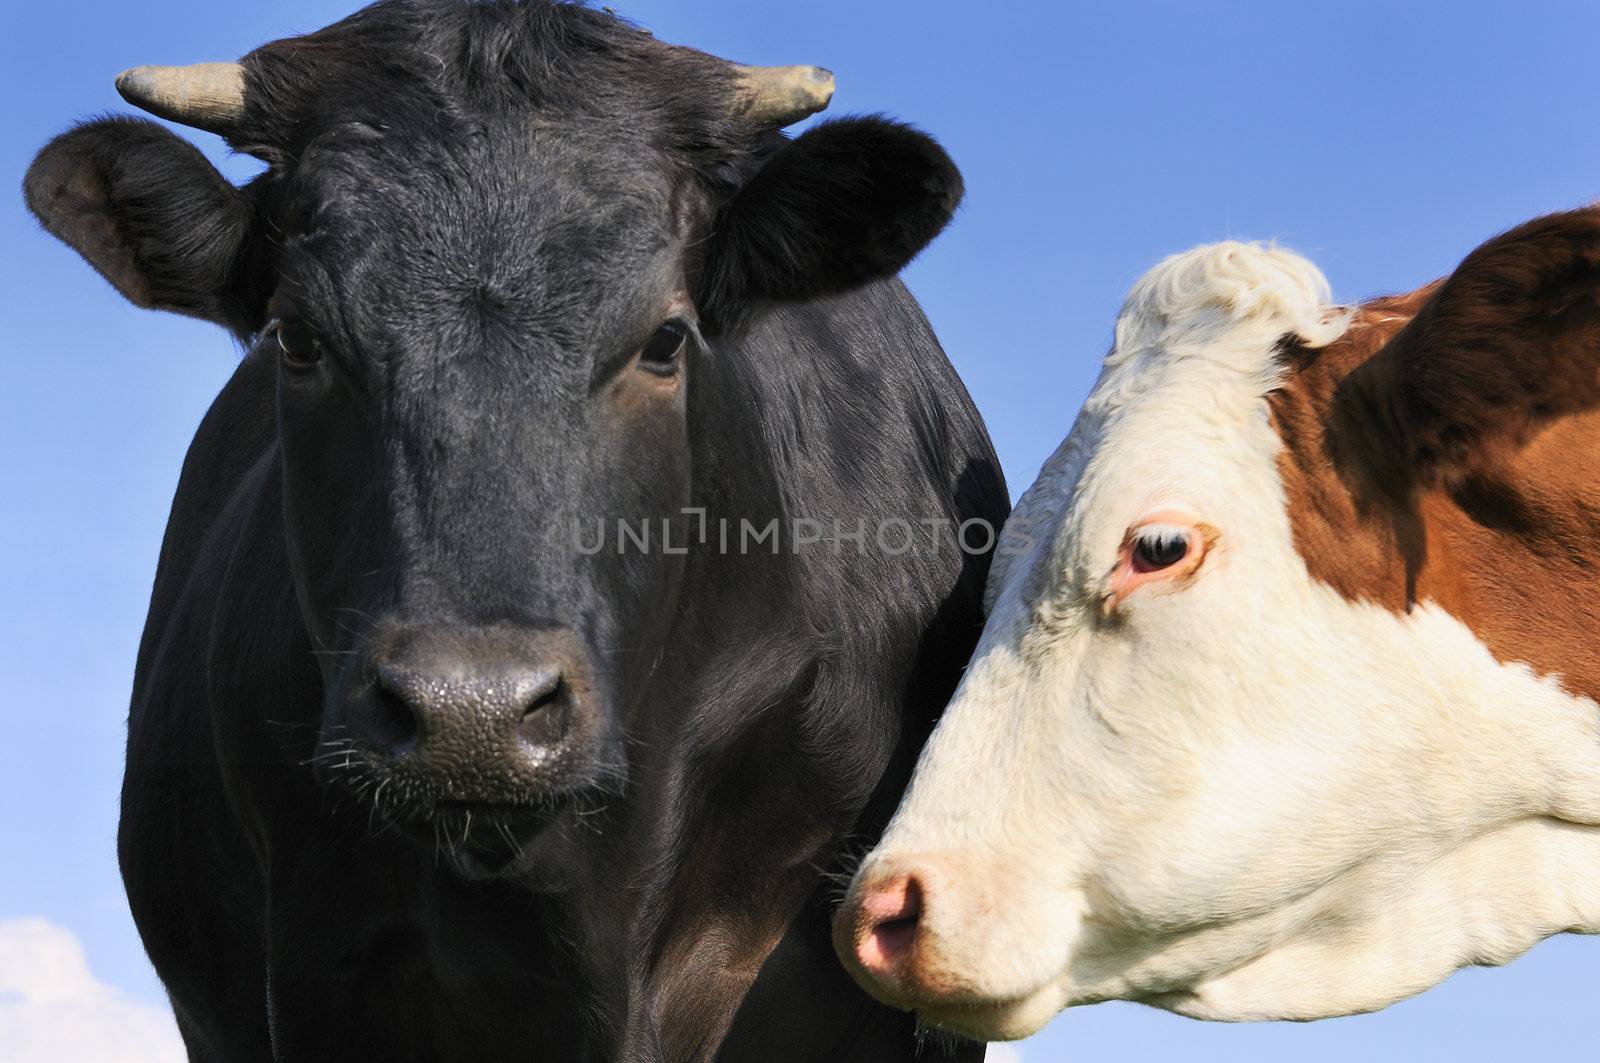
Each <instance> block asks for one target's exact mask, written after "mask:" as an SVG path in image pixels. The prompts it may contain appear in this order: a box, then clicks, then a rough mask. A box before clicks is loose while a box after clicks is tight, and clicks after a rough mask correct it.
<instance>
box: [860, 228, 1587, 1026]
mask: <svg viewBox="0 0 1600 1063" xmlns="http://www.w3.org/2000/svg"><path fill="white" fill-rule="evenodd" d="M1219 255H1221V256H1222V258H1223V260H1222V261H1220V262H1219V261H1218V256H1219ZM1206 256H1210V257H1209V258H1207V257H1206ZM1252 256H1259V260H1258V259H1255V258H1252ZM1289 259H1291V256H1287V255H1284V254H1283V253H1281V252H1275V251H1264V250H1259V249H1246V250H1243V251H1241V250H1239V249H1238V248H1237V245H1235V246H1234V247H1232V248H1228V249H1205V250H1202V251H1200V252H1194V253H1191V255H1190V256H1183V257H1181V258H1180V259H1178V260H1174V261H1173V262H1171V263H1168V264H1166V265H1164V266H1163V267H1161V269H1162V270H1171V271H1174V272H1185V273H1187V274H1188V275H1187V276H1183V277H1179V278H1177V280H1178V281H1180V282H1181V283H1175V284H1173V285H1170V286H1169V290H1172V291H1191V292H1194V293H1196V295H1195V298H1196V300H1197V302H1196V305H1194V306H1193V307H1191V308H1190V309H1191V310H1192V314H1191V319H1190V320H1189V321H1187V322H1186V321H1184V320H1183V319H1182V314H1183V311H1184V308H1183V307H1182V306H1176V307H1174V306H1170V305H1169V306H1168V307H1167V311H1166V316H1165V317H1164V318H1163V319H1162V320H1160V321H1155V322H1152V321H1129V320H1128V319H1127V315H1126V314H1125V316H1124V321H1123V322H1122V323H1121V324H1119V348H1123V349H1120V350H1119V351H1116V352H1114V353H1113V355H1112V357H1111V358H1108V361H1107V369H1106V372H1105V374H1104V375H1103V376H1102V378H1101V381H1100V382H1099V384H1098V385H1097V387H1096V390H1095V394H1094V395H1093V396H1091V399H1090V401H1089V403H1088V404H1087V405H1086V407H1085V412H1084V414H1083V416H1082V418H1080V422H1079V424H1078V426H1077V427H1076V428H1075V429H1074V433H1073V436H1072V437H1069V439H1068V441H1067V442H1066V443H1065V444H1064V445H1063V447H1062V449H1061V451H1059V452H1058V454H1057V455H1056V457H1055V458H1053V459H1052V461H1051V463H1049V464H1048V465H1047V467H1046V469H1045V471H1044V473H1043V474H1041V477H1040V485H1036V487H1035V489H1034V491H1031V492H1030V495H1029V497H1027V498H1025V499H1024V502H1023V503H1022V505H1021V506H1020V507H1019V514H1022V515H1024V516H1027V517H1029V518H1030V524H1031V525H1032V526H1031V527H1030V528H1029V529H1027V531H1028V532H1029V533H1030V534H1031V535H1032V536H1034V537H1036V538H1037V539H1038V542H1037V543H1036V544H1035V546H1034V548H1033V549H1032V550H1031V551H1030V552H1028V553H1027V554H1026V556H1021V555H1018V556H1013V557H1012V558H1011V559H1009V560H1003V561H1002V562H1001V563H1000V565H999V566H998V567H997V570H996V575H995V579H996V580H998V581H1000V583H999V586H998V587H995V588H993V591H994V594H993V598H994V607H993V612H992V614H991V617H990V621H989V624H988V627H987V629H986V631H985V635H984V639H983V641H982V643H981V644H980V646H979V649H978V651H977V654H976V655H975V657H974V662H973V665H972V667H971V668H970V670H969V672H968V675H967V677H966V679H965V681H964V682H963V684H962V686H961V688H960V690H959V691H958V692H957V694H956V697H955V699H954V700H953V702H952V704H951V706H950V708H949V709H948V710H947V712H946V714H945V717H944V718H943V720H942V722H941V723H940V725H939V728H938V730H937V731H936V733H935V735H934V737H933V739H932V740H931V742H930V744H929V746H928V747H927V749H926V751H925V752H924V754H923V757H922V760H921V762H920V764H919V766H918V768H917V772H916V775H915V778H914V780H913V784H912V788H911V790H910V791H909V793H908V795H907V798H906V801H905V802H904V803H903V805H902V806H901V809H900V811H899V812H898V813H897V815H896V817H895V820H894V822H893V823H892V824H891V826H890V829H889V831H888V832H887V834H886V835H885V838H884V841H883V843H882V845H881V846H880V847H879V849H878V850H877V851H876V852H875V853H874V854H873V855H872V856H871V857H869V859H868V860H867V861H866V862H865V863H864V864H863V867H862V869H861V871H860V873H859V874H858V875H857V878H856V881H855V883H854V885H853V887H852V894H851V900H850V901H847V905H846V912H847V913H849V912H850V911H852V908H851V904H853V903H854V898H857V897H859V896H861V895H862V894H863V893H864V892H866V891H870V890H871V889H872V888H873V886H874V883H877V882H882V881H884V880H885V879H886V878H887V877H892V876H896V875H904V874H915V875H917V876H919V878H920V879H921V880H923V882H924V885H923V889H924V892H925V894H926V898H925V903H924V905H923V910H922V912H921V926H920V928H919V937H918V938H917V945H916V952H915V953H913V954H912V956H911V959H910V961H909V962H908V963H907V964H906V965H905V967H904V968H903V969H902V970H900V971H898V972H896V973H894V974H892V975H889V976H885V975H883V974H882V973H881V972H879V973H878V974H877V975H873V974H871V973H869V972H866V971H864V970H863V969H862V968H861V966H860V965H859V964H857V965H856V972H855V973H856V974H857V975H858V977H860V978H863V980H864V984H866V985H868V987H869V989H871V990H872V991H874V992H876V993H878V995H880V996H881V997H883V998H884V999H887V1000H890V1001H891V1002H895V1003H898V1004H900V1005H902V1006H909V1007H916V1008H918V1009H919V1010H920V1011H921V1012H922V1013H923V1014H924V1016H925V1017H926V1018H928V1019H929V1020H932V1021H935V1022H938V1023H942V1024H945V1025H948V1026H950V1027H952V1028H954V1029H956V1030H958V1031H960V1032H963V1033H967V1034H969V1035H974V1036H981V1037H989V1038H1012V1037H1020V1036H1025V1035H1026V1034H1028V1033H1031V1032H1032V1031H1033V1030H1035V1029H1037V1028H1038V1027H1039V1026H1040V1025H1042V1024H1043V1023H1044V1022H1045V1021H1047V1020H1048V1018H1049V1017H1050V1016H1051V1015H1052V1014H1054V1012H1055V1011H1056V1010H1058V1009H1059V1008H1061V1007H1065V1006H1069V1005H1074V1004H1082V1003H1092V1002H1096V1001H1101V1000H1107V999H1132V1000H1141V1001H1144V1002H1147V1003H1151V1004H1155V1005H1158V1006H1161V1007H1165V1008H1169V1009H1172V1010H1175V1011H1179V1012H1182V1013H1184V1014H1188V1015H1193V1016H1196V1017H1202V1018H1210V1019H1270V1018H1292V1019H1311V1018H1319V1017H1323V1016H1330V1015H1338V1014H1346V1013H1349V1012H1355V1011H1364V1010H1371V1009H1374V1008H1378V1007H1382V1006H1384V1005H1386V1004H1389V1003H1391V1002H1393V1001H1395V1000H1398V999H1400V998H1402V997H1405V996H1408V995H1410V994H1413V993H1416V992H1419V991H1420V990H1422V989H1425V988H1427V987H1428V986H1431V985H1433V984H1435V983H1437V982H1438V981H1440V980H1442V979H1443V978H1445V977H1446V976H1447V975H1448V974H1449V973H1450V972H1451V971H1453V970H1455V969H1456V968H1458V967H1460V966H1463V965H1465V964H1471V963H1502V962H1505V961H1507V960H1509V959H1511V958H1513V957H1514V956H1516V955H1518V954H1520V953H1521V952H1522V951H1524V950H1526V949H1527V948H1528V947H1530V946H1531V945H1532V944H1534V943H1535V942H1537V941H1538V940H1540V939H1541V938H1543V937H1545V936H1548V935H1549V934H1552V933H1556V932H1560V931H1563V930H1587V931H1600V830H1597V829H1596V827H1595V826H1594V825H1595V824H1600V708H1597V706H1596V705H1595V704H1594V703H1593V702H1591V701H1589V700H1587V699H1584V698H1578V697H1574V696H1572V695H1571V694H1569V693H1567V692H1566V691H1565V690H1563V688H1562V687H1561V685H1560V684H1559V682H1558V681H1557V680H1556V679H1553V678H1549V677H1540V676H1536V675H1534V674H1533V672H1532V671H1530V670H1529V669H1528V668H1527V667H1526V666H1525V665H1521V664H1518V663H1514V662H1513V663H1504V662H1501V661H1498V660H1496V659H1495V657H1494V656H1492V655H1491V654H1490V653H1489V651H1488V650H1487V649H1486V648H1485V647H1484V645H1483V644H1482V642H1480V641H1479V639H1478V638H1477V637H1476V636H1475V635H1474V634H1473V632H1472V631H1471V630H1470V629H1469V628H1468V627H1467V626H1466V625H1464V624H1463V623H1462V622H1460V621H1459V620H1458V619H1456V618H1455V617H1453V616H1451V615H1450V614H1448V613H1446V612H1444V611H1443V610H1441V609H1439V608H1437V607H1435V606H1433V605H1430V604H1427V603H1422V604H1419V605H1418V606H1417V607H1416V608H1414V609H1413V610H1412V611H1411V612H1410V613H1409V614H1396V613H1394V612H1391V611H1389V610H1387V609H1384V608H1381V607H1379V606H1376V605H1367V604H1362V603H1353V602H1350V601H1347V600H1346V599H1344V598H1342V597H1340V596H1339V595H1338V594H1337V593H1335V592H1334V591H1333V590H1332V589H1330V588H1329V587H1327V586H1326V585H1324V584H1322V583H1319V582H1317V581H1316V580H1314V579H1313V578H1312V577H1311V576H1310V575H1309V573H1308V571H1307V567H1306V564H1305V561H1304V559H1303V558H1301V557H1300V556H1299V555H1298V554H1297V553H1296V550H1295V547H1294V542H1293V536H1292V533H1291V528H1290V522H1289V516H1288V514H1287V511H1286V505H1285V498H1284V491H1283V486H1282V483H1281V481H1280V480H1279V473H1278V468H1277V457H1278V453H1279V451H1280V450H1281V448H1282V442H1281V440H1280V439H1279V437H1278V436H1277V434H1276V432H1275V431H1274V429H1273V427H1272V424H1271V422H1270V419H1269V417H1268V415H1267V407H1266V398H1265V396H1266V394H1267V392H1268V391H1269V390H1270V389H1271V387H1272V385H1273V380H1272V367H1273V360H1272V352H1273V348H1274V346H1275V344H1276V341H1277V338H1278V337H1279V336H1280V335H1282V334H1283V333H1285V332H1290V331H1296V330H1300V331H1301V332H1302V334H1304V332H1305V331H1306V330H1308V329H1313V328H1315V327H1316V324H1317V323H1316V321H1310V322H1306V321H1296V320H1294V319H1293V318H1292V316H1289V315H1286V314H1285V313H1284V312H1283V311H1282V309H1281V308H1282V307H1294V306H1298V305H1304V303H1305V300H1304V299H1298V298H1296V296H1295V293H1293V292H1290V293H1287V294H1281V293H1280V294H1281V297H1277V296H1272V295H1271V293H1268V296H1267V297H1260V298H1258V299H1257V300H1256V303H1255V304H1254V305H1255V306H1257V307H1258V308H1264V309H1258V310H1257V311H1251V310H1249V309H1245V310H1239V309H1237V308H1238V306H1239V300H1241V299H1242V298H1243V297H1244V295H1248V294H1249V293H1248V291H1247V286H1244V287H1242V286H1241V284H1240V283H1238V282H1237V278H1233V282H1232V283H1227V284H1219V285H1216V286H1214V287H1213V288H1211V289H1210V294H1211V295H1212V296H1213V299H1212V302H1211V303H1210V304H1207V303H1205V301H1204V298H1203V297H1204V296H1206V295H1207V289H1206V281H1207V272H1208V271H1210V272H1212V273H1215V272H1222V273H1227V272H1228V271H1229V270H1230V269H1233V270H1234V272H1238V271H1239V270H1249V269H1256V270H1257V271H1258V272H1261V273H1264V274H1269V275H1272V276H1275V277H1277V278H1279V280H1278V281H1277V283H1284V281H1283V278H1289V281H1288V283H1293V279H1294V278H1295V277H1297V276H1303V275H1304V271H1305V270H1309V269H1310V267H1309V266H1307V265H1305V264H1304V263H1300V262H1299V260H1291V261H1288V262H1285V261H1284V260H1289ZM1262 260H1264V261H1262ZM1157 272H1158V273H1159V272H1160V270H1158V271H1157ZM1152 276H1153V277H1155V275H1154V274H1153V275H1152ZM1157 279H1158V280H1159V279H1160V278H1157ZM1169 279H1170V278H1169ZM1242 292H1243V295H1242V294H1241V293H1242ZM1256 294H1257V296H1259V295H1260V293H1256ZM1302 294H1304V293H1302ZM1137 295H1138V291H1137V290H1136V297H1137ZM1133 303H1134V301H1133V300H1130V306H1132V305H1133ZM1141 337H1142V338H1143V339H1142V342H1143V344H1144V346H1143V348H1142V349H1128V348H1126V347H1123V345H1124V344H1125V343H1133V344H1134V345H1135V346H1137V343H1138V342H1141V340H1140V338H1141ZM1249 351H1254V352H1255V354H1254V357H1255V358H1256V359H1257V365H1256V368H1255V369H1254V370H1252V368H1251V366H1250V365H1249V364H1248V359H1247V358H1246V357H1245V354H1246V352H1249ZM1173 501H1178V502H1182V503H1184V504H1185V505H1186V506H1187V507H1188V508H1190V509H1192V510H1194V511H1196V512H1197V513H1199V514H1200V516H1202V517H1203V518H1205V519H1207V520H1209V521H1211V522H1213V523H1215V524H1216V526H1217V527H1218V528H1219V529H1220V533H1221V538H1220V541H1219V546H1218V548H1217V550H1216V552H1215V556H1214V557H1210V558H1208V560H1207V562H1206V567H1205V570H1204V571H1203V572H1202V573H1201V574H1200V576H1199V578H1198V579H1196V580H1195V581H1194V582H1193V584H1192V586H1188V587H1186V588H1183V589H1181V590H1174V591H1172V592H1170V593H1164V594H1153V595H1150V596H1148V597H1147V598H1146V599H1144V600H1142V601H1140V600H1137V599H1131V600H1130V602H1129V603H1128V610H1127V615H1126V616H1124V617H1120V618H1112V619H1111V620H1110V621H1109V622H1108V621H1107V620H1106V619H1105V618H1103V617H1100V616H1098V615H1097V610H1098V609H1100V608H1101V604H1102V603H1101V601H1100V599H1098V598H1097V596H1096V594H1095V588H1096V586H1097V585H1096V582H1095V581H1096V578H1097V576H1098V575H1099V573H1100V562H1101V559H1102V558H1104V557H1107V556H1109V554H1110V552H1111V551H1114V549H1115V544H1116V542H1117V537H1118V536H1119V535H1121V534H1122V528H1123V527H1125V525H1126V522H1127V521H1128V520H1129V519H1131V518H1133V517H1135V516H1136V515H1137V514H1138V513H1139V512H1142V511H1143V510H1144V509H1146V508H1148V507H1149V506H1150V505H1152V504H1167V503H1171V502H1173ZM853 932H854V931H853V930H852V928H850V927H844V928H843V929H842V930H841V944H842V945H846V946H847V945H848V941H847V940H845V939H848V938H850V936H851V934H852V933H853ZM845 951H848V949H847V948H846V949H845Z"/></svg>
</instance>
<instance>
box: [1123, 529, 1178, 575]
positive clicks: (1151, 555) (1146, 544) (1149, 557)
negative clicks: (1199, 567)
mask: <svg viewBox="0 0 1600 1063" xmlns="http://www.w3.org/2000/svg"><path fill="white" fill-rule="evenodd" d="M1188 556H1189V533H1188V532H1187V531H1185V530H1184V529H1182V528H1163V527H1160V526H1155V527H1146V528H1141V529H1139V533H1138V535H1137V536H1136V537H1135V538H1134V540H1133V550H1132V558H1133V568H1134V571H1135V572H1156V571H1159V570H1161V569H1163V568H1171V567H1172V566H1173V565H1176V564H1177V563H1178V562H1179V561H1182V560H1183V559H1184V558H1185V557H1188Z"/></svg>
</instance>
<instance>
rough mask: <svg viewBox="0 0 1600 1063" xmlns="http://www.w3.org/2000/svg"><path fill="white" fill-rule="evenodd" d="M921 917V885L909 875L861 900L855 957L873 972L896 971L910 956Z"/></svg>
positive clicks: (883, 973) (895, 972)
mask: <svg viewBox="0 0 1600 1063" xmlns="http://www.w3.org/2000/svg"><path fill="white" fill-rule="evenodd" d="M921 920H922V886H921V884H920V883H918V882H917V880H916V879H915V878H913V877H911V876H909V875H907V876H906V877H904V878H899V879H895V880H894V881H892V882H889V883H886V884H884V885H883V886H881V887H879V888H877V889H875V890H873V891H872V892H871V893H869V894H867V895H866V896H865V897H863V898H862V900H861V923H860V926H861V933H860V936H859V937H858V938H857V940H856V959H857V960H858V961H860V963H861V966H862V967H863V968H865V969H866V970H868V971H870V972H871V973H873V974H875V975H894V974H897V973H899V971H900V970H901V968H903V967H904V966H905V964H906V962H907V960H908V959H909V958H910V956H911V951H912V948H913V946H914V945H915V944H916V941H917V931H918V928H919V926H920V923H921Z"/></svg>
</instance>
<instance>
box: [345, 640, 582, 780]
mask: <svg viewBox="0 0 1600 1063" xmlns="http://www.w3.org/2000/svg"><path fill="white" fill-rule="evenodd" d="M367 673H368V675H369V676H370V682H369V683H367V684H365V685H362V686H359V687H358V688H357V689H356V690H354V691H353V693H352V696H351V697H350V699H349V701H348V702H347V704H346V707H345V712H344V717H345V723H346V725H347V726H348V728H349V730H350V733H351V737H353V738H354V739H355V740H356V741H357V742H359V743H360V744H362V745H363V746H365V747H366V748H367V749H368V750H370V751H371V752H373V753H375V754H377V755H378V756H379V757H381V758H383V759H384V760H386V761H389V762H392V763H402V762H403V763H407V764H409V765H411V766H412V767H414V768H416V769H418V770H422V771H426V772H428V773H430V774H432V775H435V776H437V777H438V778H439V779H440V780H441V781H447V782H449V783H450V784H451V785H449V786H448V787H446V788H445V791H444V796H448V797H458V798H460V799H464V800H476V799H490V798H492V797H495V796H496V795H493V794H489V793H487V792H486V791H487V790H496V791H502V790H506V789H507V788H508V787H509V786H510V785H514V784H515V783H518V782H521V783H532V784H535V785H538V784H540V783H542V782H547V781H551V780H545V779H542V778H541V776H542V775H543V774H544V773H545V769H547V768H549V767H550V766H551V765H552V764H554V763H555V762H556V761H558V760H559V759H560V758H561V756H562V753H563V751H564V750H565V749H566V747H567V746H568V745H570V744H572V743H573V741H575V740H577V739H581V738H582V737H583V734H585V733H587V732H588V731H592V730H594V728H593V727H588V726H586V725H585V723H584V721H585V720H587V719H588V718H589V717H590V716H593V715H595V714H596V712H597V709H596V706H594V705H593V704H592V703H591V702H592V701H593V686H594V684H593V682H592V679H591V675H590V669H589V668H588V663H587V655H586V654H585V653H584V652H583V651H582V649H581V647H580V646H579V644H578V642H577V640H576V639H575V638H574V637H572V636H570V635H568V634H566V633H563V632H548V631H541V632H525V631H518V630H515V629H503V628H459V627H456V628H434V629H409V630H403V631H398V632H396V631H389V632H386V633H385V637H384V638H382V639H381V640H380V641H379V642H378V644H377V645H376V646H375V647H374V649H373V650H372V651H371V658H370V667H369V668H368V669H367ZM480 791H485V792H480ZM498 797H499V798H502V799H504V798H507V797H509V798H510V799H515V796H514V795H507V794H500V795H498Z"/></svg>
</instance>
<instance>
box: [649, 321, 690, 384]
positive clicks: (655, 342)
mask: <svg viewBox="0 0 1600 1063" xmlns="http://www.w3.org/2000/svg"><path fill="white" fill-rule="evenodd" d="M688 338H689V327H688V326H687V325H685V324H684V323H683V322H682V321H668V322H667V323H666V324H664V325H662V326H661V327H660V328H658V329H656V332H655V335H653V336H651V337H650V339H649V340H648V341H647V342H646V343H645V345H644V347H643V348H641V349H640V351H639V364H640V365H641V366H643V367H644V368H646V369H648V370H650V371H651V372H652V373H661V374H667V373H672V372H675V371H676V370H677V368H678V359H679V356H680V355H681V354H682V353H683V345H684V342H685V341H686V340H687V339H688Z"/></svg>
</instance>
